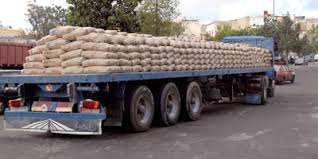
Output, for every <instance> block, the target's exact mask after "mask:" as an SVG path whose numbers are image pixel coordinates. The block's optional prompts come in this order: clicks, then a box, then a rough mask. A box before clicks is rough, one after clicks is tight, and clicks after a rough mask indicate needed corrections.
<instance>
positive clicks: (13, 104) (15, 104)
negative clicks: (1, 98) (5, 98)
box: [8, 100, 22, 107]
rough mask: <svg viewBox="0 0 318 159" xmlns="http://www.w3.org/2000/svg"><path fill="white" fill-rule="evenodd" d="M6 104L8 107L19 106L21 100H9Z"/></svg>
mask: <svg viewBox="0 0 318 159" xmlns="http://www.w3.org/2000/svg"><path fill="white" fill-rule="evenodd" d="M8 106H9V107H21V106H22V102H21V101H20V100H9V102H8Z"/></svg>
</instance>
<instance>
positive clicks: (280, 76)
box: [274, 65, 296, 83]
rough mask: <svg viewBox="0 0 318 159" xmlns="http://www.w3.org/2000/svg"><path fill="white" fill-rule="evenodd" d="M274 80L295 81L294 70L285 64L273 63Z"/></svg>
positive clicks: (281, 81)
mask: <svg viewBox="0 0 318 159" xmlns="http://www.w3.org/2000/svg"><path fill="white" fill-rule="evenodd" d="M274 68H275V71H276V79H275V80H276V82H277V83H283V82H285V81H290V82H291V83H294V82H295V78H296V76H295V72H294V71H293V70H291V69H290V68H289V67H288V66H287V65H275V66H274Z"/></svg>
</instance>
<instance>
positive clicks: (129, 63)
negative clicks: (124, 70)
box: [118, 59, 132, 66]
mask: <svg viewBox="0 0 318 159" xmlns="http://www.w3.org/2000/svg"><path fill="white" fill-rule="evenodd" d="M118 61H119V65H120V66H131V65H132V63H131V61H129V60H125V59H119V60H118Z"/></svg>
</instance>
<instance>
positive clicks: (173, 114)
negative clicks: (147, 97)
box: [156, 83, 181, 126]
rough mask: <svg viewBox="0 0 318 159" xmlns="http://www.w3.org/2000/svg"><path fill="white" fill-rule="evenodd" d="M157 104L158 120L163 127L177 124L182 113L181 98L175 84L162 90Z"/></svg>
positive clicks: (169, 84)
mask: <svg viewBox="0 0 318 159" xmlns="http://www.w3.org/2000/svg"><path fill="white" fill-rule="evenodd" d="M157 97H158V98H160V100H159V101H157V102H156V104H157V106H156V108H157V111H156V112H157V113H158V119H159V121H160V124H161V125H163V126H172V125H175V124H177V122H178V120H179V116H180V113H181V98H180V93H179V90H178V87H177V86H176V85H175V84H174V83H168V84H166V85H165V86H164V87H163V88H162V89H161V90H160V95H159V96H157Z"/></svg>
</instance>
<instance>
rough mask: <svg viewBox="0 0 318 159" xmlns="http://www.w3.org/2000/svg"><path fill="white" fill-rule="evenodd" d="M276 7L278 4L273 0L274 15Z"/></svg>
mask: <svg viewBox="0 0 318 159" xmlns="http://www.w3.org/2000/svg"><path fill="white" fill-rule="evenodd" d="M275 7H276V6H275V0H273V16H275V10H276V8H275Z"/></svg>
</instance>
